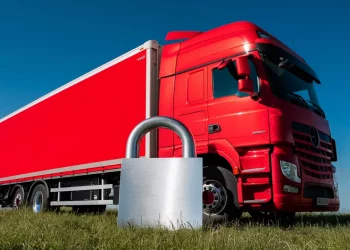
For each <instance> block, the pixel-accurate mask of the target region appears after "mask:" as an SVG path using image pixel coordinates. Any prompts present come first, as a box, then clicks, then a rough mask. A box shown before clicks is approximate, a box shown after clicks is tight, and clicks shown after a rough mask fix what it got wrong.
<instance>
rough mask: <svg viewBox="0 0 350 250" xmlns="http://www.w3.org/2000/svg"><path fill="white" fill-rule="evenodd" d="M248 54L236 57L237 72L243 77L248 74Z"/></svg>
mask: <svg viewBox="0 0 350 250" xmlns="http://www.w3.org/2000/svg"><path fill="white" fill-rule="evenodd" d="M248 57H249V56H248V55H246V56H240V57H238V58H237V59H236V67H237V74H238V75H239V76H243V77H249V76H250V65H249V60H248Z"/></svg>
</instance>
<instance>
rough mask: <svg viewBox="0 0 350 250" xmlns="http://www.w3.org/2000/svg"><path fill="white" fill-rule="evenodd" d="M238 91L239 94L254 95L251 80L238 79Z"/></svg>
mask: <svg viewBox="0 0 350 250" xmlns="http://www.w3.org/2000/svg"><path fill="white" fill-rule="evenodd" d="M238 90H239V91H241V92H245V93H249V94H252V93H254V85H253V80H251V79H239V80H238Z"/></svg>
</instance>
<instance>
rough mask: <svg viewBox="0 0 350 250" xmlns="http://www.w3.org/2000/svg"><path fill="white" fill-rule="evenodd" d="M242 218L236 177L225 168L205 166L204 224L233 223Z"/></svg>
mask: <svg viewBox="0 0 350 250" xmlns="http://www.w3.org/2000/svg"><path fill="white" fill-rule="evenodd" d="M241 216H242V212H241V210H240V208H239V204H238V197H237V179H236V177H235V176H234V175H233V173H231V172H230V171H229V170H227V169H225V168H223V167H219V166H205V167H204V169H203V223H204V224H221V223H223V222H232V221H233V220H235V219H239V218H240V217H241Z"/></svg>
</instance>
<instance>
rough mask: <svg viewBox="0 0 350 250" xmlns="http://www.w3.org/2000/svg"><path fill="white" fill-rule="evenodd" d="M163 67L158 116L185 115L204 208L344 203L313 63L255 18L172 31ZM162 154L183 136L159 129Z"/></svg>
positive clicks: (233, 214)
mask: <svg viewBox="0 0 350 250" xmlns="http://www.w3.org/2000/svg"><path fill="white" fill-rule="evenodd" d="M167 38H168V40H179V39H183V41H180V42H173V43H171V44H167V45H165V46H163V48H162V53H161V59H160V70H159V80H160V86H159V106H158V110H159V115H164V116H169V117H173V118H175V119H178V120H179V121H181V122H183V123H184V124H185V125H186V126H187V127H188V128H189V129H190V131H191V133H192V134H193V136H194V139H195V141H196V150H197V155H198V157H202V158H203V159H204V161H203V162H204V166H203V167H204V176H203V213H204V218H205V219H213V220H214V221H222V220H232V219H235V218H239V217H240V216H241V214H242V212H243V211H248V212H249V213H250V214H251V215H252V216H254V217H260V216H265V215H266V214H276V213H278V214H281V215H283V216H285V215H286V216H294V214H295V213H296V212H306V211H308V212H312V211H337V210H338V209H339V196H338V190H337V184H336V182H335V172H336V168H335V166H334V165H333V164H332V162H334V161H336V160H337V153H336V144H335V140H334V139H333V138H332V137H331V132H330V128H329V123H328V121H327V119H326V115H325V113H324V111H323V110H322V107H320V103H319V101H318V97H317V92H316V88H317V85H318V84H320V80H319V79H318V77H317V75H316V73H315V72H314V70H313V69H312V68H311V67H310V66H309V65H308V64H307V63H306V61H305V60H304V59H303V58H301V57H300V56H299V55H298V54H296V53H295V52H294V51H292V50H291V49H290V48H288V47H287V46H286V45H285V44H283V43H282V42H281V41H279V40H278V39H277V38H275V37H274V36H272V35H271V34H269V33H268V32H266V31H264V30H263V29H262V28H260V27H258V26H257V25H255V24H253V23H250V22H245V21H242V22H234V23H230V24H227V25H224V26H221V27H218V28H215V29H212V30H209V31H206V32H170V33H169V34H168V36H167ZM158 137H159V140H158V156H159V157H172V156H176V157H179V156H181V149H182V145H181V140H180V139H179V137H178V136H177V135H176V134H174V133H173V132H171V131H168V130H160V131H159V133H158Z"/></svg>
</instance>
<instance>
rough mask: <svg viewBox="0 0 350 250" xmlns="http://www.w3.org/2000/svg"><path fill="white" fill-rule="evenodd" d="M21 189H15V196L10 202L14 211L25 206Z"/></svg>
mask: <svg viewBox="0 0 350 250" xmlns="http://www.w3.org/2000/svg"><path fill="white" fill-rule="evenodd" d="M24 195H25V194H24V191H23V188H21V187H19V188H17V190H16V192H15V194H14V195H13V197H12V200H11V207H14V208H16V209H19V208H21V207H23V206H24V204H25V196H24Z"/></svg>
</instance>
